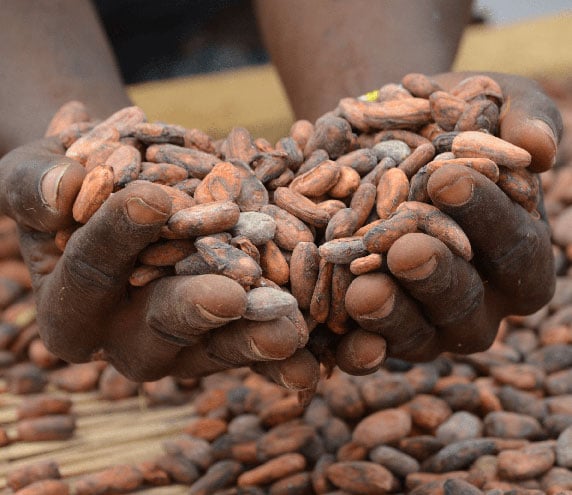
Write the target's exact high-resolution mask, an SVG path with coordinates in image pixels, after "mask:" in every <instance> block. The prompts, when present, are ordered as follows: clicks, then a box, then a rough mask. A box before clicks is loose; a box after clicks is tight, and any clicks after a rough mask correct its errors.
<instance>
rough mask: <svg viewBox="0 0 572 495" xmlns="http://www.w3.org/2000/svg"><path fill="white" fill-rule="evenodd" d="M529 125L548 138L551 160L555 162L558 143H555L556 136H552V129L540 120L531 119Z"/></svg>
mask: <svg viewBox="0 0 572 495" xmlns="http://www.w3.org/2000/svg"><path fill="white" fill-rule="evenodd" d="M530 123H531V124H532V125H533V126H534V127H536V128H537V129H538V130H539V131H540V132H542V134H543V135H545V136H546V137H547V138H548V140H549V143H550V145H551V146H552V150H551V154H552V156H553V160H554V161H556V150H557V148H558V143H557V141H556V136H555V135H554V131H553V130H552V128H551V127H550V126H549V125H548V124H547V123H546V122H544V120H540V119H532V120H531V121H530ZM553 165H554V163H553Z"/></svg>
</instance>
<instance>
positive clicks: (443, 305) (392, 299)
mask: <svg viewBox="0 0 572 495" xmlns="http://www.w3.org/2000/svg"><path fill="white" fill-rule="evenodd" d="M468 75H471V74H467V73H449V74H443V75H440V76H437V77H435V79H436V80H437V81H438V82H439V84H440V85H441V86H442V87H443V88H445V89H450V88H452V87H453V86H454V85H456V84H457V83H458V82H460V81H461V80H462V79H464V78H465V77H467V76H468ZM487 75H489V76H491V77H493V78H494V79H495V80H496V81H497V82H498V83H499V84H500V85H501V88H502V90H503V96H504V104H503V107H502V108H501V121H500V136H501V137H502V138H503V139H505V140H507V141H510V142H512V143H513V144H516V145H518V146H520V147H522V148H525V149H526V150H528V151H529V152H530V153H531V155H532V163H531V166H530V170H532V171H534V172H541V171H544V170H547V169H549V168H550V167H551V166H552V165H553V164H554V162H555V158H556V146H557V143H558V141H559V139H560V136H561V133H562V120H561V117H560V114H559V112H558V110H557V108H556V106H555V104H554V103H553V102H552V101H551V100H550V99H549V98H548V97H547V96H546V95H545V94H544V93H543V92H542V91H541V89H540V88H539V86H538V85H537V84H536V83H535V82H533V81H530V80H528V79H526V78H522V77H518V76H509V75H506V74H491V73H488V74H487ZM428 193H429V196H430V198H431V200H432V202H433V204H434V205H435V206H437V207H438V208H439V209H440V210H441V211H443V212H445V213H446V214H448V215H449V216H450V217H452V218H453V219H454V220H455V221H456V222H457V223H458V224H459V225H460V226H461V228H462V229H463V230H464V232H465V233H466V234H467V236H468V238H469V240H470V242H471V245H472V248H473V252H474V258H473V259H472V260H471V262H467V261H465V260H464V259H462V258H460V257H458V256H456V255H454V254H453V253H452V252H451V251H450V250H449V249H448V248H447V247H446V246H445V245H444V244H443V243H442V242H441V241H439V240H438V239H435V238H433V237H429V236H427V235H425V234H421V233H415V234H407V235H405V236H403V237H402V238H400V239H399V240H398V241H396V242H395V243H394V244H393V246H392V247H391V248H390V250H389V252H388V255H387V265H388V268H389V273H373V274H367V275H362V276H360V277H358V278H356V279H355V280H354V281H353V283H352V284H351V286H350V288H349V290H348V292H347V295H346V306H347V309H348V312H349V313H350V315H351V316H352V318H353V319H354V320H355V321H356V322H357V323H358V324H359V326H360V327H361V329H360V330H358V331H357V333H355V332H350V333H349V334H347V335H346V336H344V337H343V338H342V339H341V341H340V343H339V345H338V347H337V355H336V360H337V363H338V364H339V366H340V367H341V368H342V369H345V370H346V371H348V372H350V373H353V374H365V373H369V372H372V371H375V369H377V368H379V366H380V365H381V360H377V361H375V360H371V359H369V360H368V359H365V360H364V359H363V358H362V356H363V355H369V354H371V348H372V340H374V341H375V342H376V345H377V346H378V348H382V341H383V340H385V341H386V343H387V355H388V356H393V357H397V358H401V359H405V360H408V361H429V360H431V359H433V358H435V357H436V356H437V355H438V354H439V353H441V352H444V351H447V352H454V353H461V354H468V353H473V352H478V351H483V350H485V349H487V348H488V347H489V346H490V345H491V344H492V342H493V340H494V338H495V336H496V334H497V330H498V326H499V323H500V321H501V319H502V318H504V317H505V316H507V315H510V314H521V315H522V314H530V313H532V312H534V311H536V310H538V309H539V308H541V307H542V306H543V305H544V304H546V303H547V302H548V301H549V300H550V298H551V297H552V294H553V291H554V285H555V271H554V262H553V256H552V248H551V242H550V229H549V227H548V224H547V223H546V221H545V220H544V219H543V218H541V217H540V215H539V214H538V212H542V211H543V205H542V198H540V200H539V204H538V207H537V211H535V212H533V213H528V212H527V211H526V210H525V209H523V208H522V207H521V206H520V205H518V204H516V203H514V202H512V201H511V200H510V199H509V198H508V197H507V196H506V195H505V194H504V193H503V192H502V191H501V189H500V188H498V187H497V186H496V185H495V184H494V183H493V182H491V181H490V180H489V179H487V178H486V177H484V176H483V175H481V174H479V173H477V172H475V171H474V170H471V169H469V168H466V167H460V166H455V165H447V166H443V167H442V168H440V169H439V170H437V171H436V172H434V173H433V174H432V175H431V178H430V179H429V183H428ZM364 330H365V332H364ZM370 334H374V335H376V336H377V340H375V339H374V337H372V336H371V335H370ZM360 359H361V360H360Z"/></svg>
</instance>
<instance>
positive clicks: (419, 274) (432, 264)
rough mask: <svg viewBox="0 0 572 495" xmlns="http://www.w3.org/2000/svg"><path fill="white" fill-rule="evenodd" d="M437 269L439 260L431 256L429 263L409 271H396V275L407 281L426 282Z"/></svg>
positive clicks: (411, 268)
mask: <svg viewBox="0 0 572 495" xmlns="http://www.w3.org/2000/svg"><path fill="white" fill-rule="evenodd" d="M435 268H437V259H436V257H435V256H431V257H430V258H429V259H428V260H427V261H425V262H423V263H421V264H419V265H417V266H413V267H409V268H407V269H401V270H399V269H398V270H396V271H394V273H395V274H396V275H398V276H399V277H400V278H405V279H407V280H424V279H426V278H427V277H429V276H430V275H432V274H433V272H434V271H435Z"/></svg>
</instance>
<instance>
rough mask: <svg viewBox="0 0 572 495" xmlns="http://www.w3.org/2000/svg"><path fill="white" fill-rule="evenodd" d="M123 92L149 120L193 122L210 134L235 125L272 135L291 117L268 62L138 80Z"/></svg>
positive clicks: (279, 133)
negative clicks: (159, 78)
mask: <svg viewBox="0 0 572 495" xmlns="http://www.w3.org/2000/svg"><path fill="white" fill-rule="evenodd" d="M129 94H130V96H131V98H132V99H133V101H134V102H135V103H136V104H137V105H140V106H141V107H142V108H143V109H144V110H145V111H146V113H147V116H148V118H149V119H150V120H162V121H164V122H169V123H171V124H179V125H183V126H185V127H198V128H199V129H201V130H203V131H205V132H207V133H208V134H210V135H211V136H213V137H223V136H225V135H226V134H227V133H228V132H229V131H230V129H232V128H233V127H235V126H241V127H246V128H247V129H248V130H249V131H250V132H251V133H252V135H253V136H255V137H259V136H264V137H266V138H268V139H272V140H275V139H278V138H279V137H281V136H284V135H286V134H287V133H288V130H289V128H290V125H291V123H292V120H293V116H292V112H291V110H290V105H289V104H288V100H287V98H286V94H285V93H284V90H283V88H282V84H281V83H280V80H279V78H278V75H277V74H276V71H275V70H274V68H273V67H272V66H270V65H266V66H260V67H249V68H246V69H240V70H233V71H228V72H219V73H216V74H210V75H204V76H195V77H187V78H180V79H171V80H167V81H160V82H150V83H144V84H139V85H136V86H132V87H130V88H129Z"/></svg>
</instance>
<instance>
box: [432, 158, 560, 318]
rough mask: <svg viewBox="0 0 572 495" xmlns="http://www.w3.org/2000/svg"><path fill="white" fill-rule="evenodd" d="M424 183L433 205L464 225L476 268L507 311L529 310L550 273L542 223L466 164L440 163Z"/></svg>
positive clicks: (548, 284) (550, 287) (545, 290)
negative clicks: (459, 165) (464, 166)
mask: <svg viewBox="0 0 572 495" xmlns="http://www.w3.org/2000/svg"><path fill="white" fill-rule="evenodd" d="M427 189H428V192H429V195H430V197H431V200H432V201H433V203H434V204H435V206H437V207H438V208H439V209H440V210H442V211H443V212H445V213H447V214H448V215H450V216H451V217H452V218H453V219H454V220H455V221H456V222H457V223H458V224H459V225H460V226H461V228H462V229H463V230H464V231H465V233H466V234H467V236H468V237H469V239H470V241H471V244H472V247H473V251H474V253H475V263H477V268H478V269H479V271H481V272H482V274H483V276H484V277H485V279H486V281H487V283H488V284H490V285H491V286H492V287H493V288H495V289H497V290H499V291H500V295H501V296H504V300H505V303H506V304H507V305H508V306H507V307H508V309H509V310H510V311H512V312H518V313H522V312H526V313H529V312H533V311H536V309H539V308H540V307H542V306H543V305H544V304H545V303H546V302H547V301H548V300H549V299H550V297H551V296H552V293H553V291H554V284H555V275H554V261H553V257H552V248H551V245H550V233H549V228H548V225H547V224H545V223H544V222H542V221H540V220H537V219H536V218H534V217H533V216H532V215H530V214H529V213H528V212H526V210H524V209H523V208H522V207H520V206H519V205H517V204H516V203H513V202H512V201H511V200H510V199H509V198H508V197H507V196H506V195H505V194H504V193H503V192H502V191H501V190H500V189H499V188H498V187H497V186H496V185H495V184H494V183H493V182H491V181H490V180H489V179H487V178H486V177H484V176H483V175H481V174H479V173H478V172H475V171H474V170H471V169H468V168H462V167H457V166H454V165H446V166H444V167H442V168H440V169H439V170H437V171H436V172H435V173H434V174H432V176H431V178H430V179H429V182H428V186H427Z"/></svg>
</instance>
